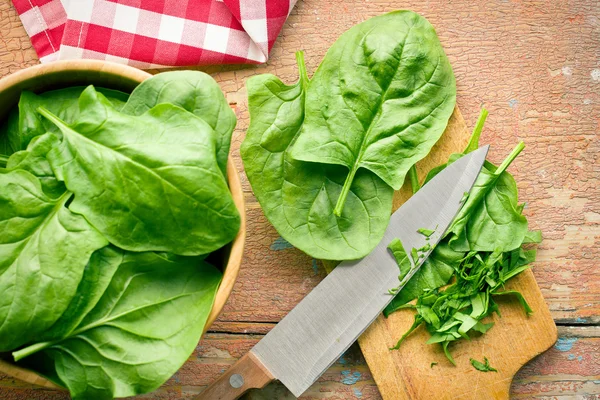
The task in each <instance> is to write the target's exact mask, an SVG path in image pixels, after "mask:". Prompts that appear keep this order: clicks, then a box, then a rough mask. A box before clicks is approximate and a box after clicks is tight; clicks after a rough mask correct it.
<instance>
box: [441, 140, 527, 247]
mask: <svg viewBox="0 0 600 400" xmlns="http://www.w3.org/2000/svg"><path fill="white" fill-rule="evenodd" d="M524 147H525V146H524V145H523V143H520V144H519V145H518V146H517V147H516V148H515V150H514V151H513V152H512V153H511V154H510V155H509V156H508V157H507V158H506V160H504V162H503V163H502V164H501V165H500V167H498V168H496V167H495V166H494V165H492V164H491V163H486V164H485V165H484V167H483V168H482V169H481V173H480V174H479V176H478V177H477V180H476V181H475V185H473V189H472V190H471V192H470V193H469V197H468V198H467V201H466V202H465V204H464V205H463V207H462V208H461V210H460V211H459V213H458V215H457V216H456V218H455V219H454V221H453V222H452V225H451V226H450V228H449V229H448V233H447V235H449V236H450V246H452V248H453V249H454V250H458V251H469V250H474V251H495V250H498V251H501V252H506V251H511V250H514V249H517V248H519V247H520V246H521V243H523V240H524V239H525V235H526V234H527V232H528V228H527V218H525V216H524V215H523V214H522V213H521V212H522V211H521V209H520V207H519V204H518V191H517V184H516V182H515V179H514V178H513V177H512V175H511V174H509V173H508V172H507V171H506V167H508V166H509V165H510V163H511V162H512V161H513V160H514V159H515V157H516V156H517V155H518V154H519V152H520V151H521V150H522V149H523V148H524Z"/></svg>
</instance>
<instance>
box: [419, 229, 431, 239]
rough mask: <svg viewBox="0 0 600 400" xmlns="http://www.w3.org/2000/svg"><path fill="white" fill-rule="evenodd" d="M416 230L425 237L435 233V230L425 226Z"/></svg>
mask: <svg viewBox="0 0 600 400" xmlns="http://www.w3.org/2000/svg"><path fill="white" fill-rule="evenodd" d="M417 232H418V233H420V234H421V235H423V236H425V237H431V235H433V234H434V233H435V230H431V229H425V228H419V229H418V230H417Z"/></svg>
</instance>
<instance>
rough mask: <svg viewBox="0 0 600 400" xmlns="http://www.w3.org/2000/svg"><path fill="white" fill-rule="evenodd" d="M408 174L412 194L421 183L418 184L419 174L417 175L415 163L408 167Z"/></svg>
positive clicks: (419, 187)
mask: <svg viewBox="0 0 600 400" xmlns="http://www.w3.org/2000/svg"><path fill="white" fill-rule="evenodd" d="M408 176H409V178H410V186H411V188H412V192H413V194H415V193H417V192H418V191H419V189H421V185H419V176H418V175H417V166H416V164H415V165H413V166H412V167H410V169H409V170H408Z"/></svg>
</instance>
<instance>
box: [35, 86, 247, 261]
mask: <svg viewBox="0 0 600 400" xmlns="http://www.w3.org/2000/svg"><path fill="white" fill-rule="evenodd" d="M79 107H80V111H79V116H78V118H77V120H76V121H75V123H74V124H73V125H70V126H69V125H67V124H66V123H65V122H64V121H62V120H60V119H59V118H58V117H56V116H55V115H53V114H52V113H50V112H49V111H48V110H45V109H43V108H40V112H41V113H42V114H43V115H44V116H45V117H46V118H48V119H49V120H50V121H51V122H52V123H54V124H55V125H56V126H57V127H58V128H59V129H60V131H61V132H62V135H63V140H62V142H61V143H60V144H59V145H58V146H57V147H54V148H53V149H52V150H51V151H50V152H49V153H48V160H49V161H50V164H51V165H52V169H53V170H54V172H55V174H56V176H57V177H58V179H60V180H63V181H64V182H65V184H66V186H67V188H68V189H69V190H70V191H71V192H73V193H74V194H75V198H74V200H73V202H72V203H71V204H70V206H69V208H70V209H71V210H73V212H76V213H78V214H82V215H84V216H85V217H86V219H88V220H89V221H90V222H91V223H92V224H93V225H94V226H95V227H96V228H97V229H98V230H99V231H100V232H102V233H103V234H104V235H105V236H106V237H107V239H108V240H109V241H110V242H111V243H113V244H115V245H117V246H118V247H121V248H123V249H126V250H131V251H147V250H152V251H169V252H173V253H176V254H182V255H198V254H206V253H210V252H212V251H214V250H217V249H218V248H220V247H222V246H224V245H225V244H227V243H229V242H230V241H231V240H233V238H234V237H235V235H236V234H237V232H238V230H239V226H240V217H239V214H238V211H237V209H236V207H235V204H234V202H233V199H232V197H231V193H230V192H229V188H228V186H227V182H226V181H225V178H224V176H223V175H222V173H221V171H220V170H219V167H218V165H217V162H216V152H215V137H214V132H213V130H212V129H211V128H210V126H208V124H206V123H205V122H204V121H203V120H201V119H200V118H197V117H195V116H194V115H193V114H191V113H189V112H187V111H185V110H183V109H182V108H179V107H176V106H173V105H170V104H160V105H157V106H155V107H154V108H152V109H150V110H149V111H148V112H147V113H145V114H143V115H141V116H130V115H126V114H123V113H121V112H119V111H117V110H115V109H114V108H113V107H112V105H111V104H110V103H109V102H108V101H107V100H106V99H105V98H104V97H103V96H102V95H101V94H98V93H97V92H96V91H95V90H94V88H93V87H91V86H90V87H88V88H87V89H86V90H85V91H84V92H83V93H82V95H81V98H80V100H79ZM215 227H219V229H215Z"/></svg>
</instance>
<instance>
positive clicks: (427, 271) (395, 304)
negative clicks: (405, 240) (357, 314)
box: [383, 240, 465, 317]
mask: <svg viewBox="0 0 600 400" xmlns="http://www.w3.org/2000/svg"><path fill="white" fill-rule="evenodd" d="M398 242H400V241H399V240H398ZM400 246H402V244H401V243H400ZM403 251H404V249H402V252H403ZM464 255H465V253H464V252H457V251H454V250H452V248H450V246H449V245H448V241H447V240H446V241H442V242H440V243H438V245H437V246H436V247H435V248H434V249H433V251H432V252H431V254H430V255H429V257H428V258H427V259H426V260H425V262H424V263H423V265H421V268H419V270H418V271H417V272H415V274H414V275H413V277H412V278H411V279H410V280H409V281H408V282H407V283H406V285H405V286H404V287H403V288H402V290H400V291H399V292H398V293H397V294H396V295H395V296H394V299H393V300H392V302H391V303H390V304H388V305H387V307H386V308H385V309H384V310H383V315H385V316H386V317H387V316H389V315H390V314H391V313H393V312H394V311H397V310H399V309H400V308H402V306H404V305H405V304H406V303H408V302H409V301H411V300H414V299H416V298H417V297H418V296H419V295H420V294H422V293H423V292H424V291H426V290H429V289H435V288H438V287H440V286H443V285H445V284H446V283H448V281H449V280H450V278H451V277H452V275H454V265H456V263H457V262H460V260H461V259H462V258H463V257H464ZM394 257H395V258H396V260H398V259H399V257H401V251H400V249H399V248H398V245H397V244H396V245H395V246H394ZM399 265H400V263H399ZM402 268H403V267H402V266H400V269H401V270H402ZM404 268H406V267H404ZM400 280H401V279H400Z"/></svg>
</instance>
